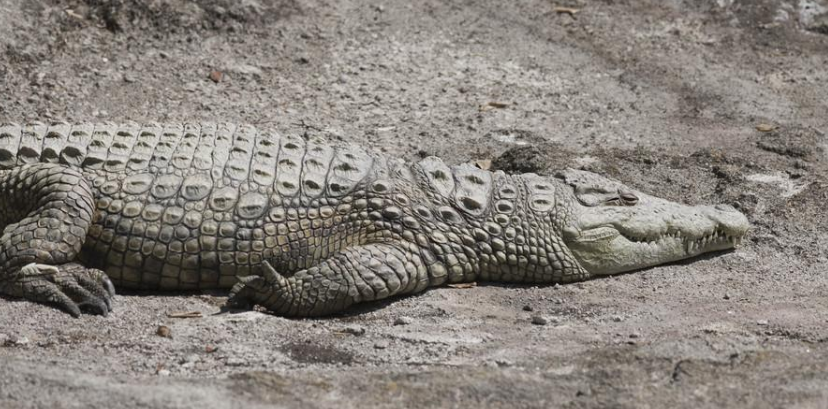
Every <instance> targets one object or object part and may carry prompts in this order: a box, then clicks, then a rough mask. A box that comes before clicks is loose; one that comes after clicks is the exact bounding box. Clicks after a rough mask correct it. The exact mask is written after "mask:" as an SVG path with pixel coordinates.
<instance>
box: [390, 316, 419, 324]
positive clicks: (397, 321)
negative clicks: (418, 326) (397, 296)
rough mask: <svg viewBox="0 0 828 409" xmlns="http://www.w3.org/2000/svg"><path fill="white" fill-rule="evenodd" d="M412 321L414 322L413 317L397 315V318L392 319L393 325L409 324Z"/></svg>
mask: <svg viewBox="0 0 828 409" xmlns="http://www.w3.org/2000/svg"><path fill="white" fill-rule="evenodd" d="M413 322H414V319H413V318H411V317H405V316H402V317H397V319H395V320H394V325H409V324H412V323H413Z"/></svg>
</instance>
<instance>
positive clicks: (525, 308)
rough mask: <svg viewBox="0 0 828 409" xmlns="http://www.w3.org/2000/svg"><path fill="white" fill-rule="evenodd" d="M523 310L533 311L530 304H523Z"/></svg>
mask: <svg viewBox="0 0 828 409" xmlns="http://www.w3.org/2000/svg"><path fill="white" fill-rule="evenodd" d="M523 311H535V309H534V308H532V306H531V305H524V306H523Z"/></svg>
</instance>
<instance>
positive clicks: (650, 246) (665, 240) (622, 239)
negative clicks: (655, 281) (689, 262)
mask: <svg viewBox="0 0 828 409" xmlns="http://www.w3.org/2000/svg"><path fill="white" fill-rule="evenodd" d="M746 230H747V229H746V228H745V229H744V230H742V231H732V230H725V229H723V228H721V227H718V228H713V229H712V230H711V231H710V232H708V233H704V234H702V235H698V236H695V235H687V234H683V233H682V232H681V231H673V232H667V233H664V234H661V235H658V236H649V237H647V236H644V237H642V238H633V237H628V236H625V235H624V234H622V233H621V232H620V231H619V230H617V229H616V228H615V227H613V226H602V227H596V228H593V229H589V230H586V231H582V232H580V237H577V238H573V239H571V240H568V241H567V246H568V247H569V249H570V250H571V251H572V254H573V255H574V256H575V258H576V259H577V260H578V262H579V263H580V264H581V266H582V267H583V268H584V269H586V270H587V271H588V272H589V273H591V274H595V275H607V274H617V273H623V272H626V271H632V270H637V269H641V268H646V267H651V266H656V265H659V264H664V263H669V262H672V261H677V260H682V259H685V258H690V257H694V256H697V255H699V254H702V253H707V252H711V251H721V250H728V249H732V248H734V247H736V246H738V245H739V244H741V242H742V238H743V237H744V232H745V231H746Z"/></svg>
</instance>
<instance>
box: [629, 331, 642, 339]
mask: <svg viewBox="0 0 828 409" xmlns="http://www.w3.org/2000/svg"><path fill="white" fill-rule="evenodd" d="M630 338H633V339H634V338H641V334H639V333H637V332H633V333H631V334H630Z"/></svg>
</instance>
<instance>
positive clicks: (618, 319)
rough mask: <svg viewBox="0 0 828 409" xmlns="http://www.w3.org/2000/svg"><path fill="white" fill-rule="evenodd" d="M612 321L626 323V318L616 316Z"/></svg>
mask: <svg viewBox="0 0 828 409" xmlns="http://www.w3.org/2000/svg"><path fill="white" fill-rule="evenodd" d="M612 321H613V322H621V321H624V317H622V316H620V315H614V316H613V317H612Z"/></svg>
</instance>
